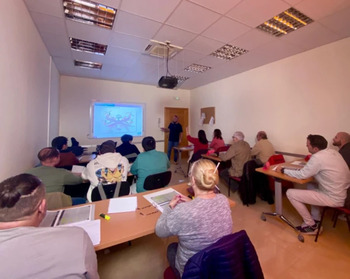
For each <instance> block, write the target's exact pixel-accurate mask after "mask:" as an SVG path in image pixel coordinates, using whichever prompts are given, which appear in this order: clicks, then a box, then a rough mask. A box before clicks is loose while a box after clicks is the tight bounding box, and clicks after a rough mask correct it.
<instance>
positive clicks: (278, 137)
mask: <svg viewBox="0 0 350 279" xmlns="http://www.w3.org/2000/svg"><path fill="white" fill-rule="evenodd" d="M349 61H350V38H347V39H344V40H341V41H338V42H335V43H332V44H329V45H325V46H322V47H319V48H316V49H313V50H311V51H308V52H304V53H301V54H298V55H295V56H292V57H290V58H287V59H283V60H280V61H277V62H274V63H271V64H269V65H265V66H262V67H259V68H256V69H253V70H250V71H248V72H245V73H242V74H239V75H236V76H232V77H229V78H226V79H224V80H221V81H218V82H215V83H212V84H209V85H207V86H203V87H200V88H197V89H195V90H192V91H191V117H190V120H191V133H192V134H196V133H197V131H198V129H204V130H205V131H206V132H207V134H208V138H210V139H211V137H212V131H213V130H214V129H215V128H219V129H221V130H222V132H223V135H224V138H225V140H226V141H230V140H231V137H232V134H233V132H234V131H236V130H241V131H243V133H244V134H245V136H246V140H247V141H248V142H249V143H250V145H253V144H254V143H255V136H256V133H257V131H259V130H265V131H266V132H267V134H268V137H269V138H270V140H271V141H272V143H273V144H274V145H275V148H276V150H280V151H285V152H291V153H299V154H307V149H306V147H305V144H306V137H307V135H308V134H321V135H323V136H324V137H325V138H326V139H327V140H328V142H329V146H331V143H332V138H333V137H334V135H335V134H336V132H338V131H347V132H350V125H349V120H350V109H349V104H350V94H349V90H350V63H349ZM210 106H215V108H216V119H215V120H216V124H215V125H214V126H209V125H204V126H203V127H201V126H199V124H198V123H199V117H200V109H201V108H203V107H210Z"/></svg>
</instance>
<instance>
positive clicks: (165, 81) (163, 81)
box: [158, 76, 177, 89]
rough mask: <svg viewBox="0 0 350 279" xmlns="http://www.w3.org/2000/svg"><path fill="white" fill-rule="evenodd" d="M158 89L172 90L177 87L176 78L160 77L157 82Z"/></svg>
mask: <svg viewBox="0 0 350 279" xmlns="http://www.w3.org/2000/svg"><path fill="white" fill-rule="evenodd" d="M158 85H159V87H162V88H168V89H173V88H175V87H176V85H177V78H176V77H173V76H162V77H161V78H160V79H159V81H158Z"/></svg>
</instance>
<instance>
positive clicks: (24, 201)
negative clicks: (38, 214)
mask: <svg viewBox="0 0 350 279" xmlns="http://www.w3.org/2000/svg"><path fill="white" fill-rule="evenodd" d="M44 198H45V186H44V185H43V184H42V183H41V181H40V179H39V178H37V177H36V176H34V175H31V174H27V173H23V174H19V175H16V176H13V177H10V178H8V179H6V180H4V181H3V182H1V183H0V222H12V221H19V220H21V219H22V218H24V217H27V216H31V215H32V214H33V213H34V212H35V211H36V210H37V209H38V206H39V204H40V202H41V200H42V199H44Z"/></svg>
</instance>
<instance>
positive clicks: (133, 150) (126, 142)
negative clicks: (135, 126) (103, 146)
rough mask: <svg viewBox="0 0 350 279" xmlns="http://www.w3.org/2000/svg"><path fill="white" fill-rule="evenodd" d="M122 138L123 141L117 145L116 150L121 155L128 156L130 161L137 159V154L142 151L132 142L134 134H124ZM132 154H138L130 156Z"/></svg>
mask: <svg viewBox="0 0 350 279" xmlns="http://www.w3.org/2000/svg"><path fill="white" fill-rule="evenodd" d="M121 140H122V142H123V143H122V144H121V145H119V146H117V148H116V151H117V152H118V153H120V155H122V156H124V157H126V158H127V159H128V161H129V163H133V162H134V161H135V160H136V157H137V155H139V154H140V151H139V149H138V148H137V147H136V145H134V144H132V140H133V136H132V135H123V136H122V137H121ZM130 154H136V156H128V155H130Z"/></svg>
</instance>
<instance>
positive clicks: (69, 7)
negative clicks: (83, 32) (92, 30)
mask: <svg viewBox="0 0 350 279" xmlns="http://www.w3.org/2000/svg"><path fill="white" fill-rule="evenodd" d="M62 3H63V10H64V14H65V15H66V18H69V19H71V20H75V21H78V22H83V23H86V24H94V25H97V26H100V27H104V28H107V29H112V27H113V23H114V19H115V15H116V13H117V10H116V9H114V8H111V7H107V6H105V5H102V4H99V3H96V2H92V1H88V0H85V1H84V0H62Z"/></svg>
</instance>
